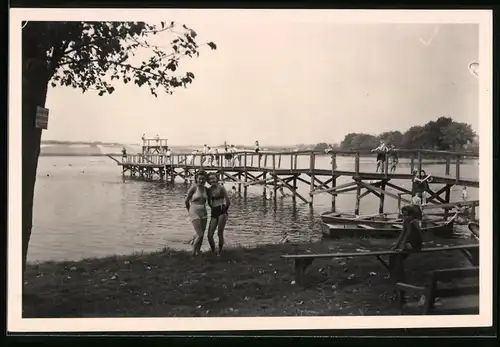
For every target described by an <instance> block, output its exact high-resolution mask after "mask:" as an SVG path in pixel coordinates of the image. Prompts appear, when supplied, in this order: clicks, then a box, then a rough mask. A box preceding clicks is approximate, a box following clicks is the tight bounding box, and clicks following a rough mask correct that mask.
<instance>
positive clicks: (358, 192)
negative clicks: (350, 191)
mask: <svg viewBox="0 0 500 347" xmlns="http://www.w3.org/2000/svg"><path fill="white" fill-rule="evenodd" d="M356 183H357V187H356V205H355V206H354V214H355V215H359V205H360V200H361V197H360V195H361V185H360V184H359V181H358V180H356Z"/></svg>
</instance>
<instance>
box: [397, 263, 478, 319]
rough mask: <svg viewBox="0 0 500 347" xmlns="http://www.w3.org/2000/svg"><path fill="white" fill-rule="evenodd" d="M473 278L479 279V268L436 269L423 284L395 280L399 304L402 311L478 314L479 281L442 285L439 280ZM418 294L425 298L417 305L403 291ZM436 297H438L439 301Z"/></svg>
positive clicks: (441, 281)
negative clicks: (460, 284)
mask: <svg viewBox="0 0 500 347" xmlns="http://www.w3.org/2000/svg"><path fill="white" fill-rule="evenodd" d="M467 278H476V279H478V280H479V267H476V266H475V267H467V268H456V269H443V270H436V271H433V272H432V273H431V278H430V281H429V284H428V285H427V286H425V287H421V286H414V285H410V284H407V283H396V290H397V292H398V306H399V310H400V312H401V313H404V312H412V313H420V314H479V281H477V284H473V285H462V286H456V285H455V286H453V287H447V288H443V287H442V286H441V283H443V282H447V281H450V280H454V279H467ZM408 292H410V293H413V294H417V295H418V296H419V298H422V297H423V298H425V301H424V302H423V303H422V304H421V305H419V303H416V302H408V301H407V298H406V293H408ZM436 299H440V302H439V304H437V303H436Z"/></svg>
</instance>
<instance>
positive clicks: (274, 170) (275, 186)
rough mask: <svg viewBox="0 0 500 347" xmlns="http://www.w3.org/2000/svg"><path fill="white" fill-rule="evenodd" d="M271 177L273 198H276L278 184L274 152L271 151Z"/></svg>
mask: <svg viewBox="0 0 500 347" xmlns="http://www.w3.org/2000/svg"><path fill="white" fill-rule="evenodd" d="M273 178H274V181H273V183H274V187H273V200H276V190H277V189H276V188H277V186H278V179H277V178H276V154H274V153H273Z"/></svg>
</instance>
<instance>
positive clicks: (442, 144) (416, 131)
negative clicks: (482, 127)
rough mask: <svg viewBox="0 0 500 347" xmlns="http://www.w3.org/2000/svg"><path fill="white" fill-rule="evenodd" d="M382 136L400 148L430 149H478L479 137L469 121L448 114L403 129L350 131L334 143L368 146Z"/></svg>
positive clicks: (320, 146)
mask: <svg viewBox="0 0 500 347" xmlns="http://www.w3.org/2000/svg"><path fill="white" fill-rule="evenodd" d="M380 140H384V141H385V142H386V143H387V144H390V145H394V146H395V147H396V148H401V149H431V150H443V151H454V150H468V151H472V152H478V151H479V140H478V138H477V136H476V133H475V132H474V130H472V127H471V126H470V124H467V123H459V122H455V121H453V119H451V118H449V117H441V118H438V119H437V120H436V121H430V122H428V123H427V124H425V125H423V126H421V125H416V126H412V127H411V128H409V129H408V130H407V131H405V132H404V133H402V132H400V131H387V132H384V133H381V134H379V135H372V134H366V133H349V134H347V135H346V136H345V137H344V139H343V140H342V142H341V143H340V144H339V145H333V147H334V148H335V147H338V148H339V149H344V150H371V149H373V148H375V147H377V146H378V145H379V144H380ZM328 147H329V145H328V144H327V143H325V142H321V143H318V144H316V146H315V147H314V149H315V150H324V149H326V148H328Z"/></svg>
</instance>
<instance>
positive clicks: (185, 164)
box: [184, 154, 188, 183]
mask: <svg viewBox="0 0 500 347" xmlns="http://www.w3.org/2000/svg"><path fill="white" fill-rule="evenodd" d="M187 175H188V169H187V155H185V154H184V183H187V181H188V178H187Z"/></svg>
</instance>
